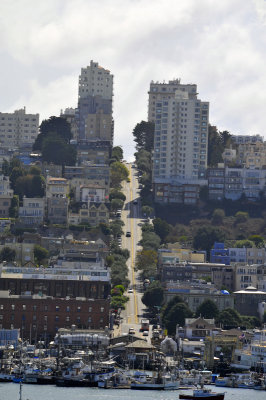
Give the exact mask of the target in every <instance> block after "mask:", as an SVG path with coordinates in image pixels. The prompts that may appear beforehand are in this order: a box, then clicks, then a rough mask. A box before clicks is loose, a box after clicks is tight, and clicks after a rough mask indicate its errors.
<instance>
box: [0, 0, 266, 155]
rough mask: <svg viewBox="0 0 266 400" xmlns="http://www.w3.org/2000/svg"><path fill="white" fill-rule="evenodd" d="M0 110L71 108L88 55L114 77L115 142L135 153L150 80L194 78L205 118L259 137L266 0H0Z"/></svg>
mask: <svg viewBox="0 0 266 400" xmlns="http://www.w3.org/2000/svg"><path fill="white" fill-rule="evenodd" d="M0 56H1V63H0V71H1V74H0V91H1V96H0V111H2V112H13V111H14V110H15V109H19V108H22V107H23V106H26V109H27V112H29V113H39V114H40V119H41V120H42V119H45V118H49V117H50V116H51V115H59V114H60V110H61V109H64V108H66V107H76V105H77V99H78V76H79V73H80V69H81V68H82V67H86V66H87V65H89V63H90V60H94V61H97V62H99V64H100V65H102V66H103V67H104V68H107V69H109V70H110V71H111V73H112V74H114V118H115V144H117V145H118V144H119V145H122V146H123V148H124V152H125V157H126V158H129V157H130V156H132V155H133V153H134V142H133V139H132V134H131V132H132V129H133V128H134V126H135V125H136V123H138V122H140V121H141V120H142V119H144V120H146V119H147V102H148V95H147V91H148V89H149V84H150V81H151V80H155V81H157V80H158V81H163V80H165V81H168V80H169V79H173V78H181V82H182V83H196V84H197V85H198V92H199V96H198V97H199V98H200V99H201V100H204V101H209V102H210V122H211V124H214V125H216V126H217V127H218V128H219V129H221V130H223V129H227V130H229V131H230V132H231V133H235V134H257V133H258V134H261V135H265V125H266V1H265V0H45V1H43V2H39V1H33V0H1V13H0Z"/></svg>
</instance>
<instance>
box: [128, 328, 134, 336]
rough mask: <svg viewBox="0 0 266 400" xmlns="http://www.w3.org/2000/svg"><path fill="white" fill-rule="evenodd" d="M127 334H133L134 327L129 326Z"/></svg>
mask: <svg viewBox="0 0 266 400" xmlns="http://www.w3.org/2000/svg"><path fill="white" fill-rule="evenodd" d="M128 334H129V335H135V334H136V332H135V329H134V328H129V330H128Z"/></svg>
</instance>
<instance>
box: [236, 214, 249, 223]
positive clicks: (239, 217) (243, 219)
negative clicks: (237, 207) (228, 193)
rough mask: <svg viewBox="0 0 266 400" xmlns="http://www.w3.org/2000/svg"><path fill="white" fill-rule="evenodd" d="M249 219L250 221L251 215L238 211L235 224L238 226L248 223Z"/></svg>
mask: <svg viewBox="0 0 266 400" xmlns="http://www.w3.org/2000/svg"><path fill="white" fill-rule="evenodd" d="M248 219H249V214H248V213H247V212H244V211H238V212H237V213H236V214H235V222H236V224H240V223H243V222H247V220H248Z"/></svg>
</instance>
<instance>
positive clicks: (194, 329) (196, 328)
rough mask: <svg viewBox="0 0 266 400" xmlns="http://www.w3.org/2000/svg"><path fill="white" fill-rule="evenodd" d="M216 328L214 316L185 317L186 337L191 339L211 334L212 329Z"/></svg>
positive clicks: (202, 337)
mask: <svg viewBox="0 0 266 400" xmlns="http://www.w3.org/2000/svg"><path fill="white" fill-rule="evenodd" d="M215 329H217V328H216V327H215V321H214V318H212V319H206V318H202V317H198V318H185V326H184V331H185V338H187V339H189V340H200V339H204V338H205V337H206V336H211V335H212V331H214V330H215Z"/></svg>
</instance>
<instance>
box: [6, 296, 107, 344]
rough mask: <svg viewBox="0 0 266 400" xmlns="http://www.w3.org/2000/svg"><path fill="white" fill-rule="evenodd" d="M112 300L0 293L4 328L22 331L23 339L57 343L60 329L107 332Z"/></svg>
mask: <svg viewBox="0 0 266 400" xmlns="http://www.w3.org/2000/svg"><path fill="white" fill-rule="evenodd" d="M109 306H110V300H109V297H108V298H95V299H89V298H86V297H76V298H70V297H66V298H56V297H49V296H45V295H43V296H40V295H22V296H20V295H12V294H9V292H8V291H0V329H20V332H21V337H22V339H23V340H25V339H28V340H30V341H31V342H32V343H35V342H36V341H38V340H45V341H50V340H53V338H54V336H55V334H56V332H57V331H58V329H59V328H71V325H76V326H77V328H80V329H104V328H105V326H108V323H109Z"/></svg>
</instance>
